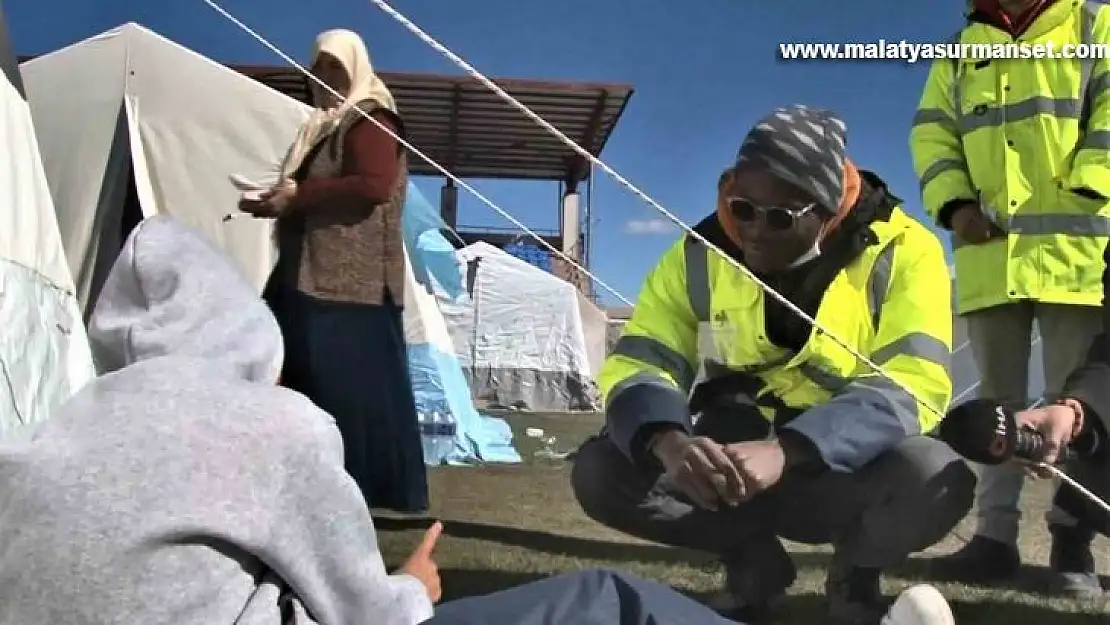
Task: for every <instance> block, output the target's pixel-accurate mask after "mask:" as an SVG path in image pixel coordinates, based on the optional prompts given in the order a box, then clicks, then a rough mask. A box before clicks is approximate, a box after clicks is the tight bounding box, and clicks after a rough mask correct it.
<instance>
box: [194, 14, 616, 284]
mask: <svg viewBox="0 0 1110 625" xmlns="http://www.w3.org/2000/svg"><path fill="white" fill-rule="evenodd" d="M201 1H202V2H204V3H205V4H207V5H208V6H209V7H211V8H212V10H214V11H216V12H217V13H219V14H220V15H222V16H224V17H225V18H227V20H228V21H230V22H231V23H232V24H235V25H236V26H238V27H239V28H240V29H241V30H242V31H243V32H246V33H247V34H249V35H250V36H252V37H254V38H255V39H257V40H258V42H259V43H261V44H262V45H263V46H265V47H266V48H268V49H269V50H270V51H271V52H273V53H274V54H276V55H278V56H279V57H281V59H282V60H283V61H285V62H286V63H288V64H289V65H291V66H292V67H294V68H295V69H296V70H297V71H299V72H301V73H302V74H304V75H305V76H306V77H307V78H308V79H309V80H311V81H313V82H315V83H316V84H317V85H319V86H320V87H321V88H323V89H326V90H327V91H328V92H329V93H331V94H332V95H334V96H335V97H337V98H339V99H340V100H342V99H343V96H342V95H341V94H340V93H339V92H337V91H336V90H335V89H332V88H331V87H330V86H328V85H327V84H326V83H324V81H322V80H320V79H319V78H317V77H316V76H314V75H313V74H312V72H310V71H308V70H307V69H305V68H304V66H302V65H301V64H300V63H297V62H296V61H295V60H293V58H292V57H290V56H289V55H288V54H286V53H284V52H282V51H281V49H280V48H278V47H277V46H275V45H274V44H272V43H270V41H269V40H267V39H266V38H265V37H263V36H262V35H260V34H258V33H257V32H255V31H254V29H252V28H251V27H250V26H247V25H246V24H244V23H243V22H242V21H240V20H239V19H238V18H236V17H235V16H234V15H232V14H231V13H229V12H228V11H227V10H226V9H224V8H223V7H222V6H220V5H219V4H217V3H216V2H215V0H201ZM355 110H356V111H358V112H359V113H360V114H361V115H362V116H363V117H365V118H366V119H367V120H369V121H371V122H373V123H374V125H375V126H377V127H378V128H381V129H382V130H383V131H385V133H386V134H388V135H389V136H391V137H393V138H394V139H395V140H396V141H397V143H399V144H400V145H402V146H404V147H405V148H406V149H408V150H409V151H410V152H412V153H413V154H415V155H417V156H419V157H420V158H421V159H423V160H424V161H425V162H427V163H428V164H429V165H431V166H432V167H434V168H435V169H436V170H437V171H439V172H440V173H441V174H443V175H444V176H445V177H447V178H449V179H450V180H452V181H453V182H454V183H455V184H457V185H458V186H460V187H462V188H463V189H466V190H467V191H469V192H470V193H471V194H472V195H474V197H476V198H478V199H479V200H481V201H482V203H483V204H485V205H486V206H489V207H490V208H491V209H493V210H494V212H496V213H497V214H499V215H501V216H502V217H504V218H505V219H507V220H508V221H510V222H511V223H512V224H513V225H515V226H516V227H517V228H519V229H521V230H522V231H524V232H525V233H527V234H528V235H529V236H531V237H532V238H533V239H535V240H536V241H537V242H538V243H540V244H541V245H543V246H544V247H546V248H547V249H548V250H549V251H550V252H552V253H554V254H555V255H557V256H558V257H559V258H561V259H562V260H564V261H566V262H567V263H569V264H570V265H571V266H573V267H574V268H575V269H577V270H578V271H581V272H582V273H584V274H585V275H587V276H589V278H590V279H591V280H593V281H594V282H595V283H597V285H598V286H600V287H601V288H603V289H605V290H606V291H608V292H609V293H611V294H612V295H613V296H614V297H616V298H617V299H619V300H620V301H621V302H623V303H624V304H625V305H627V306H634V304H633V302H632V300H630V299H629V298H627V297H625V296H624V295H621V293H620V292H618V291H617V290H616V289H614V288H613V287H611V286H609V284H607V283H606V282H605V281H604V280H602V279H601V278H599V277H598V276H597V275H595V274H593V273H591V272H590V271H589V270H588V269H586V268H585V267H583V266H582V265H581V263H579V262H578V261H576V260H574V259H573V258H571V257H569V256H567V255H566V254H565V253H563V252H562V251H561V250H559V249H558V248H556V247H555V246H554V245H551V244H550V243H548V242H547V241H546V240H544V238H543V237H541V236H540V235H539V234H537V233H536V232H535V231H533V230H532V229H530V228H529V227H528V226H525V225H524V224H523V223H521V222H520V220H518V219H517V218H516V217H513V215H512V214H511V213H509V212H508V211H506V210H505V209H503V208H501V207H500V206H498V205H497V204H496V203H494V202H493V201H492V200H490V199H489V198H487V197H486V196H485V195H483V194H482V193H481V192H479V191H478V190H477V189H475V188H474V187H472V186H471V185H469V184H467V182H466V181H464V180H462V179H460V178H459V177H457V176H455V175H454V174H453V173H451V172H450V171H448V170H447V168H446V167H444V166H443V165H440V164H439V163H437V162H436V161H435V160H434V159H432V158H431V157H430V156H428V155H427V154H424V153H423V152H422V151H420V149H419V148H417V147H416V146H414V145H413V144H411V143H409V142H408V141H406V140H405V139H404V138H403V137H400V136H398V134H397V133H396V132H394V131H393V130H392V129H390V128H388V127H386V126H385V125H384V124H382V123H381V122H379V121H378V120H376V119H374V118H373V117H371V116H370V115H369V114H368V113H367V112H366V111H363V110H362V109H355ZM452 232H454V231H453V230H452ZM455 236H456V237H458V234H457V233H455ZM460 240H461V239H460Z"/></svg>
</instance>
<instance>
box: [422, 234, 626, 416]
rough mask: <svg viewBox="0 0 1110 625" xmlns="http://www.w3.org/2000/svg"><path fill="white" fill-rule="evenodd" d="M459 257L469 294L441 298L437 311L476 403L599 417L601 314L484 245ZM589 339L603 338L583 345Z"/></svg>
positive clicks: (566, 287)
mask: <svg viewBox="0 0 1110 625" xmlns="http://www.w3.org/2000/svg"><path fill="white" fill-rule="evenodd" d="M458 254H459V257H460V259H461V260H462V261H463V262H464V263H465V265H466V271H467V291H468V294H467V295H464V296H463V297H461V298H460V299H459V300H458V301H449V300H447V299H446V298H442V297H441V298H440V310H442V311H443V316H444V318H445V319H446V320H447V326H448V329H449V331H450V332H451V338H452V340H453V341H454V343H455V351H456V352H457V353H458V355H459V359H460V361H461V362H462V365H463V369H464V371H465V372H466V374H467V379H468V381H469V382H470V388H471V390H472V392H473V393H474V395H475V398H476V399H477V400H478V401H479V402H480V403H485V404H487V405H489V406H491V407H506V408H520V409H524V410H535V411H564V410H596V409H597V408H598V399H597V392H596V387H595V384H594V381H593V380H594V375H595V374H596V372H597V369H598V368H599V367H600V364H601V361H602V359H603V358H604V353H605V340H604V337H605V327H606V321H605V319H606V318H605V313H603V312H601V311H600V310H599V309H598V308H597V307H596V306H594V305H593V304H592V303H590V302H588V301H585V300H584V298H582V296H581V293H580V292H579V291H578V289H576V288H575V287H574V286H573V285H571V284H570V283H568V282H566V281H564V280H560V279H559V278H557V277H555V276H553V275H551V274H549V273H547V272H545V271H543V270H542V269H539V268H538V267H534V266H532V265H530V264H528V263H526V262H524V261H522V260H520V259H517V258H514V257H513V256H511V255H509V254H508V253H506V252H504V251H503V250H500V249H498V248H496V247H494V246H492V245H489V244H488V243H475V244H473V245H470V246H467V247H465V248H463V249H461V250H459V252H458ZM587 324H590V328H589V329H588V330H587V328H586V325H587ZM587 336H594V337H600V338H599V339H597V340H595V341H594V343H596V344H595V345H588V344H587Z"/></svg>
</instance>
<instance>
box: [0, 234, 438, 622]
mask: <svg viewBox="0 0 1110 625" xmlns="http://www.w3.org/2000/svg"><path fill="white" fill-rule="evenodd" d="M89 337H90V340H91V341H92V343H93V352H94V354H95V356H96V358H97V364H98V366H99V367H100V369H101V371H102V372H104V375H103V376H102V377H100V378H98V379H96V380H95V381H93V382H92V383H90V384H89V385H88V386H86V387H85V388H84V389H82V390H81V391H80V392H78V393H77V395H75V396H74V397H73V398H72V399H71V400H70V401H69V402H68V403H66V404H65V405H63V406H62V407H61V408H60V409H59V410H58V411H57V413H56V414H55V415H54V416H53V417H52V418H51V419H49V420H48V421H46V422H44V423H43V424H42V425H41V427H39V428H37V430H36V431H35V432H34V433H33V435H32V436H30V438H29V440H23V441H12V442H10V443H4V444H2V445H0V625H68V624H73V625H78V624H81V625H85V624H88V625H94V624H95V625H108V624H120V625H158V624H162V623H164V624H166V625H170V624H172V625H189V624H193V623H196V624H197V625H224V624H229V625H230V624H231V623H242V624H245V625H256V624H257V625H279V624H282V623H297V624H307V623H318V624H320V625H357V624H359V623H367V624H369V623H374V624H375V625H377V624H382V625H412V624H415V623H419V622H422V621H424V620H426V619H427V618H430V617H431V615H432V605H431V603H430V601H429V600H428V596H427V594H426V592H425V590H424V587H423V586H422V584H421V583H420V582H419V581H418V580H416V579H415V578H413V577H410V576H407V575H389V574H388V573H387V572H386V570H385V567H384V565H383V563H382V559H381V556H380V554H379V552H378V545H377V540H376V538H375V533H374V526H373V523H372V521H371V519H370V513H369V511H368V510H367V508H366V505H365V504H364V503H363V499H362V495H361V494H360V492H359V489H358V487H357V486H356V485H355V483H354V482H353V481H352V480H351V478H350V477H348V476H347V474H346V472H345V471H344V470H343V447H342V444H341V440H340V436H339V431H338V430H337V429H336V427H335V424H334V421H333V420H332V419H331V417H330V416H328V415H327V414H326V413H324V412H323V411H321V410H320V409H319V408H317V407H315V406H314V405H313V404H312V403H311V402H309V401H308V400H307V399H305V398H304V397H303V396H301V395H299V394H297V393H294V392H292V391H289V390H287V389H283V388H280V387H278V386H276V385H275V380H276V379H277V375H278V371H279V367H280V363H281V359H282V345H281V336H280V332H279V330H278V327H277V324H276V322H275V321H274V318H273V316H272V315H271V314H270V312H269V310H268V309H267V308H266V306H265V304H264V303H263V302H262V301H261V299H260V298H259V297H258V296H257V295H256V294H255V293H254V291H253V289H252V288H251V286H250V285H249V284H248V283H247V281H246V280H245V279H244V278H243V277H242V276H241V275H240V274H239V273H238V272H237V271H236V270H235V269H234V268H233V267H232V266H231V265H230V263H229V262H228V261H227V260H226V259H225V258H224V256H223V255H221V254H220V253H219V252H217V251H215V250H214V249H213V248H212V247H210V246H209V245H208V244H207V243H206V242H205V241H204V240H203V239H202V238H201V237H200V236H199V235H197V234H195V233H194V232H192V231H191V230H189V229H188V228H185V227H184V226H182V225H180V224H179V223H176V222H174V221H172V220H171V219H169V218H165V217H155V218H151V219H148V220H146V221H144V222H143V223H142V224H141V225H140V226H139V228H137V229H136V230H135V231H134V232H133V233H132V234H131V236H130V237H129V238H128V240H127V242H126V243H125V245H124V249H123V251H122V252H121V254H120V257H119V259H118V260H117V261H116V264H115V267H114V268H113V269H112V272H111V274H110V276H109V278H108V281H107V283H106V284H105V286H104V290H103V291H102V293H101V295H100V298H99V301H98V302H97V306H96V310H95V312H94V314H93V317H92V320H91V322H90V331H89Z"/></svg>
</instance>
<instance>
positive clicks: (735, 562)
mask: <svg viewBox="0 0 1110 625" xmlns="http://www.w3.org/2000/svg"><path fill="white" fill-rule="evenodd" d="M722 564H724V567H725V587H724V589H723V591H722V592H721V593H720V594H719V595H718V596H716V597H714V598H713V600H711V601H710V607H712V608H713V609H714V610H716V611H717V612H718V613H719V614H720V615H721V616H723V617H725V618H727V619H730V620H733V621H738V622H740V623H758V622H760V621H766V620H768V619H769V618H770V617H771V616H772V613H773V611H774V608H775V606H776V605H777V603H778V602H779V601H780V600H781V599H782V598H783V597H785V596H786V591H787V590H788V589H789V588H790V586H791V585H792V584H793V583H794V580H795V579H797V577H798V570H797V568H795V566H794V561H793V560H791V559H790V554H788V553H787V552H786V549H784V548H783V546H782V541H780V540H779V539H778V538H777V537H774V536H770V537H768V538H766V539H764V540H760V541H758V542H753V543H752V544H751V545H750V546H749V547H748V548H747V549H744V550H743V551H742V552H740V553H737V554H735V555H734V556H731V557H729V558H728V559H726V560H725V561H724V562H723V563H722Z"/></svg>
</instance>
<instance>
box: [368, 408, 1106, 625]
mask: <svg viewBox="0 0 1110 625" xmlns="http://www.w3.org/2000/svg"><path fill="white" fill-rule="evenodd" d="M507 419H508V420H509V422H510V424H511V425H512V426H513V429H514V431H516V432H517V446H518V449H519V451H520V452H521V456H522V457H524V460H525V464H524V465H518V466H488V467H474V468H448V467H444V468H437V469H434V470H433V471H432V474H431V489H432V502H433V504H432V510H431V514H432V516H434V517H436V518H439V519H442V520H443V521H444V524H445V527H446V531H445V534H444V537H443V538H442V539H441V541H440V544H439V546H438V548H437V550H436V556H437V561H438V562H439V565H440V567H441V569H442V572H443V581H444V592H445V599H448V600H449V599H453V598H460V597H466V596H473V595H479V594H485V593H489V592H493V591H496V590H500V589H503V588H507V587H510V586H515V585H518V584H522V583H526V582H529V581H532V580H535V579H538V578H542V577H545V576H547V575H550V574H553V573H560V572H563V571H571V570H577V569H582V568H592V567H606V568H614V569H621V570H625V571H630V572H632V573H635V574H638V575H641V576H643V577H647V578H651V579H655V580H658V581H661V582H664V583H666V584H669V585H671V586H674V587H675V588H677V589H679V590H681V591H683V592H686V593H689V594H692V595H695V596H704V595H706V594H708V593H710V592H713V591H714V590H716V589H717V588H719V586H720V584H721V575H720V572H719V570H718V566H717V565H716V563H715V562H714V561H713V560H712V558H710V557H709V556H707V555H705V554H700V553H693V552H688V551H682V550H678V549H672V548H668V547H663V546H660V545H655V544H650V543H644V542H641V541H638V540H636V539H633V538H630V537H628V536H624V535H622V534H619V533H617V532H613V531H610V530H608V529H606V528H604V527H602V526H600V525H598V524H596V523H594V522H593V521H591V520H589V519H587V518H586V517H585V516H584V515H583V514H582V512H581V511H580V510H579V509H578V507H577V505H576V504H575V502H574V499H573V497H572V496H571V493H570V486H569V472H570V464H569V463H566V462H561V461H550V460H541V459H537V458H535V457H534V455H533V454H534V452H535V451H536V450H537V449H539V448H540V447H541V443H540V442H539V441H537V440H535V439H531V438H527V437H525V436H524V435H523V432H524V429H525V428H526V427H539V428H543V429H544V430H545V431H546V433H547V435H549V436H555V437H556V439H557V441H558V447H559V448H560V449H561V450H569V449H573V448H574V447H575V446H577V444H578V443H579V442H581V441H582V440H584V439H585V438H586V437H587V436H589V435H590V434H593V433H595V432H596V431H597V429H598V426H599V423H600V421H599V418H598V417H597V416H594V415H524V414H510V415H507ZM1050 495H1051V485H1050V484H1048V483H1046V482H1043V481H1039V482H1035V483H1032V484H1030V485H1029V487H1028V488H1026V492H1025V494H1024V497H1025V499H1024V509H1025V510H1026V511H1027V512H1026V514H1025V518H1024V520H1023V527H1022V551H1023V555H1024V557H1025V560H1026V562H1027V563H1028V565H1029V566H1028V567H1027V568H1028V570H1027V571H1026V573H1027V574H1026V575H1024V576H1023V577H1024V579H1022V580H1019V581H1017V582H1015V583H1014V584H1013V587H1012V588H1010V589H1000V588H983V587H974V586H964V585H960V584H952V583H938V584H936V585H937V587H938V588H939V589H940V590H941V592H942V593H944V595H945V596H946V597H948V598H949V600H950V601H951V602H952V604H953V608H954V610H955V611H956V616H957V621H958V622H960V623H961V625H964V624H966V625H1022V624H1024V623H1029V624H1030V625H1034V624H1035V625H1080V624H1087V623H1090V624H1091V625H1095V624H1096V623H1101V624H1103V625H1105V624H1106V623H1107V622H1110V621H1108V620H1107V616H1106V614H1107V613H1108V612H1110V601H1101V602H1098V603H1097V604H1091V603H1090V602H1087V603H1080V602H1076V601H1070V600H1066V599H1058V598H1056V599H1050V598H1047V597H1043V596H1041V595H1039V594H1037V593H1036V592H1034V591H1033V589H1034V588H1035V587H1036V585H1035V580H1036V577H1037V575H1038V574H1043V568H1042V567H1043V566H1044V565H1045V564H1046V563H1047V559H1048V546H1049V541H1048V536H1047V534H1046V531H1045V527H1044V521H1043V514H1044V511H1045V510H1046V509H1047V505H1048V501H1049V500H1050ZM375 520H376V523H377V525H378V530H379V533H380V535H381V536H380V538H381V541H382V548H383V552H384V554H385V557H386V560H387V562H388V563H389V564H391V565H398V564H400V563H401V561H402V560H403V559H404V557H405V556H407V555H408V552H409V551H410V550H411V549H412V548H413V547H414V546H415V544H416V542H417V540H418V539H419V537H420V535H421V533H422V528H423V527H425V526H426V525H427V523H428V522H427V521H426V520H412V519H398V518H396V517H393V518H391V517H389V516H388V514H386V513H383V514H380V515H379V514H375ZM972 524H973V520H972V519H970V518H969V519H965V520H964V522H963V523H962V524H961V526H960V528H958V529H957V531H956V532H954V535H953V536H950V537H949V538H948V539H947V540H946V541H944V542H943V543H942V544H940V545H937V546H936V547H934V548H933V549H932V550H930V552H929V553H927V554H923V555H919V556H916V557H915V558H914V559H913V560H911V561H910V562H909V563H908V564H907V565H906V567H904V570H900V571H892V572H890V574H889V575H888V576H887V581H886V584H887V590H888V591H897V590H898V589H899V588H901V587H903V586H904V585H905V584H906V583H907V582H912V581H917V580H920V579H923V578H921V577H920V576H919V574H915V571H918V572H920V571H921V570H922V567H921V561H922V559H924V558H928V557H930V556H935V555H938V554H942V553H946V552H950V551H953V550H955V549H957V548H958V547H959V546H960V544H961V542H962V539H961V538H960V537H961V536H962V537H968V536H970V535H971V532H972ZM790 548H791V551H792V552H793V553H794V554H795V560H796V562H797V563H798V568H799V579H798V581H797V583H796V584H795V585H794V587H793V588H792V589H791V597H790V599H789V602H788V603H787V609H786V610H785V611H784V612H785V614H787V615H788V616H785V617H784V618H783V619H782V620H781V621H780V622H782V623H785V624H788V625H793V624H797V625H803V624H804V625H813V624H814V623H820V622H821V620H822V619H821V598H820V594H819V593H820V592H821V588H822V586H823V583H824V573H823V571H824V567H825V566H826V564H827V562H828V556H829V552H828V550H826V549H813V548H810V547H806V546H802V545H794V544H790ZM1096 551H1097V554H1098V558H1099V560H1100V570H1101V571H1103V572H1107V571H1110V548H1108V543H1107V541H1106V540H1105V539H1101V538H1100V539H1099V542H1097V543H1096ZM925 581H930V580H925Z"/></svg>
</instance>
